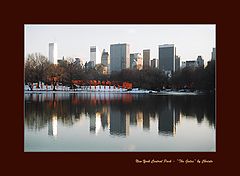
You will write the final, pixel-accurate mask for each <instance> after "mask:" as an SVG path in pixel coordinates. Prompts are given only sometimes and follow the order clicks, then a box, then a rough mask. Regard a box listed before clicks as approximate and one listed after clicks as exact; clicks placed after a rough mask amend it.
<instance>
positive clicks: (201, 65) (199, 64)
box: [197, 56, 204, 67]
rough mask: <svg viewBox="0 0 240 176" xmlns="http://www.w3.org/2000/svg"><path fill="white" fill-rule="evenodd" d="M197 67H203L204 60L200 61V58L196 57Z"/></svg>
mask: <svg viewBox="0 0 240 176" xmlns="http://www.w3.org/2000/svg"><path fill="white" fill-rule="evenodd" d="M197 65H198V67H204V60H203V59H202V56H198V57H197Z"/></svg>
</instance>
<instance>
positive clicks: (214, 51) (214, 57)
mask: <svg viewBox="0 0 240 176" xmlns="http://www.w3.org/2000/svg"><path fill="white" fill-rule="evenodd" d="M211 60H216V48H213V50H212V58H211Z"/></svg>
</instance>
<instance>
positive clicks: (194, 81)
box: [25, 53, 215, 91]
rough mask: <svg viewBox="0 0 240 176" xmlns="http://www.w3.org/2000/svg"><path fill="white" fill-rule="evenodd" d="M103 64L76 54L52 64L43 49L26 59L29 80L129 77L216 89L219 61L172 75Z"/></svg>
mask: <svg viewBox="0 0 240 176" xmlns="http://www.w3.org/2000/svg"><path fill="white" fill-rule="evenodd" d="M103 70H104V67H103V65H101V64H98V65H96V66H95V67H94V68H88V67H87V64H85V65H80V64H79V63H76V61H74V60H73V59H72V58H67V59H66V60H62V61H61V62H60V63H59V64H57V65H54V64H51V63H50V62H49V61H48V59H47V58H46V57H45V56H43V55H41V54H40V53H34V54H30V55H28V57H27V59H26V60H25V83H26V84H29V83H35V82H37V83H38V82H43V83H47V84H52V83H54V82H59V83H62V84H63V85H67V86H72V80H86V81H87V80H99V81H106V80H109V81H118V82H124V81H129V82H131V83H133V87H138V88H143V89H153V90H160V89H164V88H170V89H191V90H202V91H212V90H214V89H215V62H214V61H211V62H209V63H208V65H207V66H206V67H205V68H195V69H193V68H184V69H182V70H180V71H177V72H175V73H174V74H173V75H172V76H171V77H170V78H169V77H167V76H166V75H165V74H164V73H163V72H162V71H161V70H159V69H157V68H149V69H143V70H131V69H125V70H122V71H120V72H112V73H111V74H110V75H106V74H103Z"/></svg>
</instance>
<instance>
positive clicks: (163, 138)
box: [24, 92, 216, 152]
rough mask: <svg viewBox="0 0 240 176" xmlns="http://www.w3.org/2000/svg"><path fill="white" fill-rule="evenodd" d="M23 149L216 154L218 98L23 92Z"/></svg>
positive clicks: (203, 96)
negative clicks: (216, 109) (216, 102)
mask: <svg viewBox="0 0 240 176" xmlns="http://www.w3.org/2000/svg"><path fill="white" fill-rule="evenodd" d="M24 151H25V152H31V151H36V152H40V151H41V152H42V151H44V152H53V151H54V152H85V151H86V152H102V151H104V152H128V151H131V152H132V151H136V152H183V151H184V152H192V151H193V152H195V151H199V152H215V151H216V122H215V96H213V95H191V96H190V95H184V96H183V95H182V96H171V95H168V96H165V95H151V94H120V93H98V92H96V93H42V94H34V93H33V94H28V93H25V116H24Z"/></svg>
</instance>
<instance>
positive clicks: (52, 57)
mask: <svg viewBox="0 0 240 176" xmlns="http://www.w3.org/2000/svg"><path fill="white" fill-rule="evenodd" d="M49 62H51V63H53V64H57V43H49Z"/></svg>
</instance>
